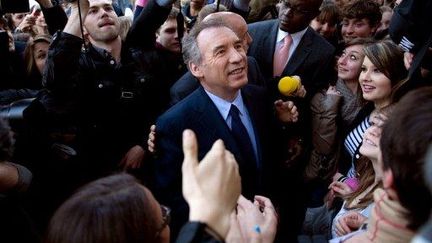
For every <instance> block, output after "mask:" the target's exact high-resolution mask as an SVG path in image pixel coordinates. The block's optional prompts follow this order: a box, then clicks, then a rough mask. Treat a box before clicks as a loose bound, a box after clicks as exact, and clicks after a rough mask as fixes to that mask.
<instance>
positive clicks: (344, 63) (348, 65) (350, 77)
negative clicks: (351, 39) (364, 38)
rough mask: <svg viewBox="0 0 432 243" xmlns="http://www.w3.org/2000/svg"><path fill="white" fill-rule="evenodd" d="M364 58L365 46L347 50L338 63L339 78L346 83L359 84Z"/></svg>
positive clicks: (350, 47)
mask: <svg viewBox="0 0 432 243" xmlns="http://www.w3.org/2000/svg"><path fill="white" fill-rule="evenodd" d="M363 58H364V52H363V45H352V46H348V47H347V48H345V50H344V51H343V52H342V55H341V56H340V57H339V59H338V62H337V66H338V77H339V78H340V79H342V80H344V81H345V82H350V81H354V82H358V79H359V75H360V72H361V66H362V63H363Z"/></svg>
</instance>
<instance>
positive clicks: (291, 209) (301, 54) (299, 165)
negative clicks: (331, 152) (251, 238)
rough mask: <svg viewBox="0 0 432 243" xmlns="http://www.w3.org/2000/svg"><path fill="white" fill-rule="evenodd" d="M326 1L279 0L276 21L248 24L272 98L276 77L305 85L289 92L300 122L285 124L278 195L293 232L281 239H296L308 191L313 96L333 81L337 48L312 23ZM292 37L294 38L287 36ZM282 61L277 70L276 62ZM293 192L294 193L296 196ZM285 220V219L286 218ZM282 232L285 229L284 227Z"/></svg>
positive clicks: (275, 93) (288, 228) (287, 226)
mask: <svg viewBox="0 0 432 243" xmlns="http://www.w3.org/2000/svg"><path fill="white" fill-rule="evenodd" d="M321 3H322V0H281V1H280V2H279V4H278V5H277V7H278V9H279V17H278V19H275V20H268V21H263V22H257V23H253V24H250V25H249V32H250V34H251V36H252V38H253V42H252V44H251V46H250V47H249V52H248V55H250V56H253V57H255V59H256V60H257V62H258V64H259V66H260V69H261V72H262V74H263V76H264V78H265V79H266V82H267V88H268V89H269V91H270V93H271V95H272V96H273V99H277V98H280V96H281V95H280V94H279V91H278V88H277V87H278V82H279V80H280V78H281V77H284V76H291V75H298V76H299V77H300V78H301V83H302V84H303V85H304V88H305V89H306V95H305V96H304V97H289V99H290V100H293V101H294V102H295V103H296V106H297V107H298V109H299V114H300V117H299V121H298V122H297V123H296V124H293V125H290V126H289V127H287V131H288V132H287V134H288V136H286V137H285V138H284V142H283V143H284V146H286V148H285V149H284V150H283V151H281V152H282V153H285V154H283V155H282V156H283V157H284V158H285V163H284V164H282V168H281V170H279V171H280V173H282V176H281V178H284V180H283V181H281V182H279V183H278V184H279V185H280V186H281V188H280V191H281V193H280V195H281V198H280V200H279V206H280V210H281V212H280V216H281V220H282V221H281V226H282V227H283V232H288V233H289V237H288V238H284V239H283V240H282V242H287V241H293V240H294V236H295V235H296V234H297V233H298V231H299V229H300V226H301V224H302V221H303V217H304V209H305V204H306V200H307V190H305V188H306V187H305V185H304V184H303V180H302V173H303V170H304V166H305V165H306V164H307V163H308V161H309V153H308V151H309V147H310V144H311V138H312V136H311V119H310V108H309V107H310V99H311V97H313V95H314V94H315V93H316V92H317V91H318V90H319V89H321V88H324V87H326V86H327V85H328V83H329V82H330V81H335V80H336V76H335V72H334V60H335V58H334V52H335V48H334V47H333V46H332V45H331V44H330V43H328V42H327V41H326V40H325V39H324V38H322V37H321V36H320V35H319V34H318V33H316V32H315V31H314V30H313V29H311V28H310V27H309V23H310V21H311V20H312V19H314V18H315V17H316V16H317V15H318V14H319V7H320V5H321ZM289 37H290V38H289ZM286 38H289V39H290V42H289V43H290V44H289V45H288V49H289V50H288V54H287V58H286V59H284V62H282V64H281V65H275V64H276V60H277V57H278V55H280V54H279V50H281V48H280V46H283V44H284V43H285V42H284V41H285V39H286ZM277 66H280V67H281V68H279V69H278V70H276V67H277ZM292 195H295V196H294V197H293V196H292ZM286 220H287V221H289V222H287V223H285V222H286ZM281 232H282V231H281Z"/></svg>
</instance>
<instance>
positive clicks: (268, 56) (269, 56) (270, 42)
mask: <svg viewBox="0 0 432 243" xmlns="http://www.w3.org/2000/svg"><path fill="white" fill-rule="evenodd" d="M278 29H279V21H274V23H273V25H272V26H271V29H270V33H269V35H266V33H262V34H263V35H264V36H266V37H265V41H264V44H265V46H269V47H270V50H268V49H267V51H266V53H265V54H264V55H265V60H268V63H269V67H273V56H274V52H275V48H276V38H277V33H278ZM265 46H263V47H265ZM263 49H264V50H265V49H266V48H263ZM271 72H272V73H271V75H273V68H272V69H271Z"/></svg>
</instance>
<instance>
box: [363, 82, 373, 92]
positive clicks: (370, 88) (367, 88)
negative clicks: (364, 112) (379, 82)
mask: <svg viewBox="0 0 432 243" xmlns="http://www.w3.org/2000/svg"><path fill="white" fill-rule="evenodd" d="M362 89H363V92H366V93H368V92H371V91H373V90H374V89H375V87H374V86H371V85H367V84H363V85H362Z"/></svg>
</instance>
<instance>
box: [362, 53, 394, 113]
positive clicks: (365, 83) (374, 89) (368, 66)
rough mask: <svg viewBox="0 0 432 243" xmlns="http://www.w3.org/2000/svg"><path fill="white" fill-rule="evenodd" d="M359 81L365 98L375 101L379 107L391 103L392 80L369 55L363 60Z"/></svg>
mask: <svg viewBox="0 0 432 243" xmlns="http://www.w3.org/2000/svg"><path fill="white" fill-rule="evenodd" d="M359 81H360V87H361V89H362V92H363V98H364V99H365V100H368V101H372V102H374V103H375V107H377V108H380V107H384V106H386V105H388V104H389V103H390V94H391V92H392V85H391V81H390V79H389V78H388V77H387V76H386V75H384V73H383V72H381V71H380V70H378V68H376V67H375V65H374V64H373V63H372V62H371V61H370V60H369V58H368V57H367V56H365V58H364V60H363V65H362V67H361V73H360V78H359Z"/></svg>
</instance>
